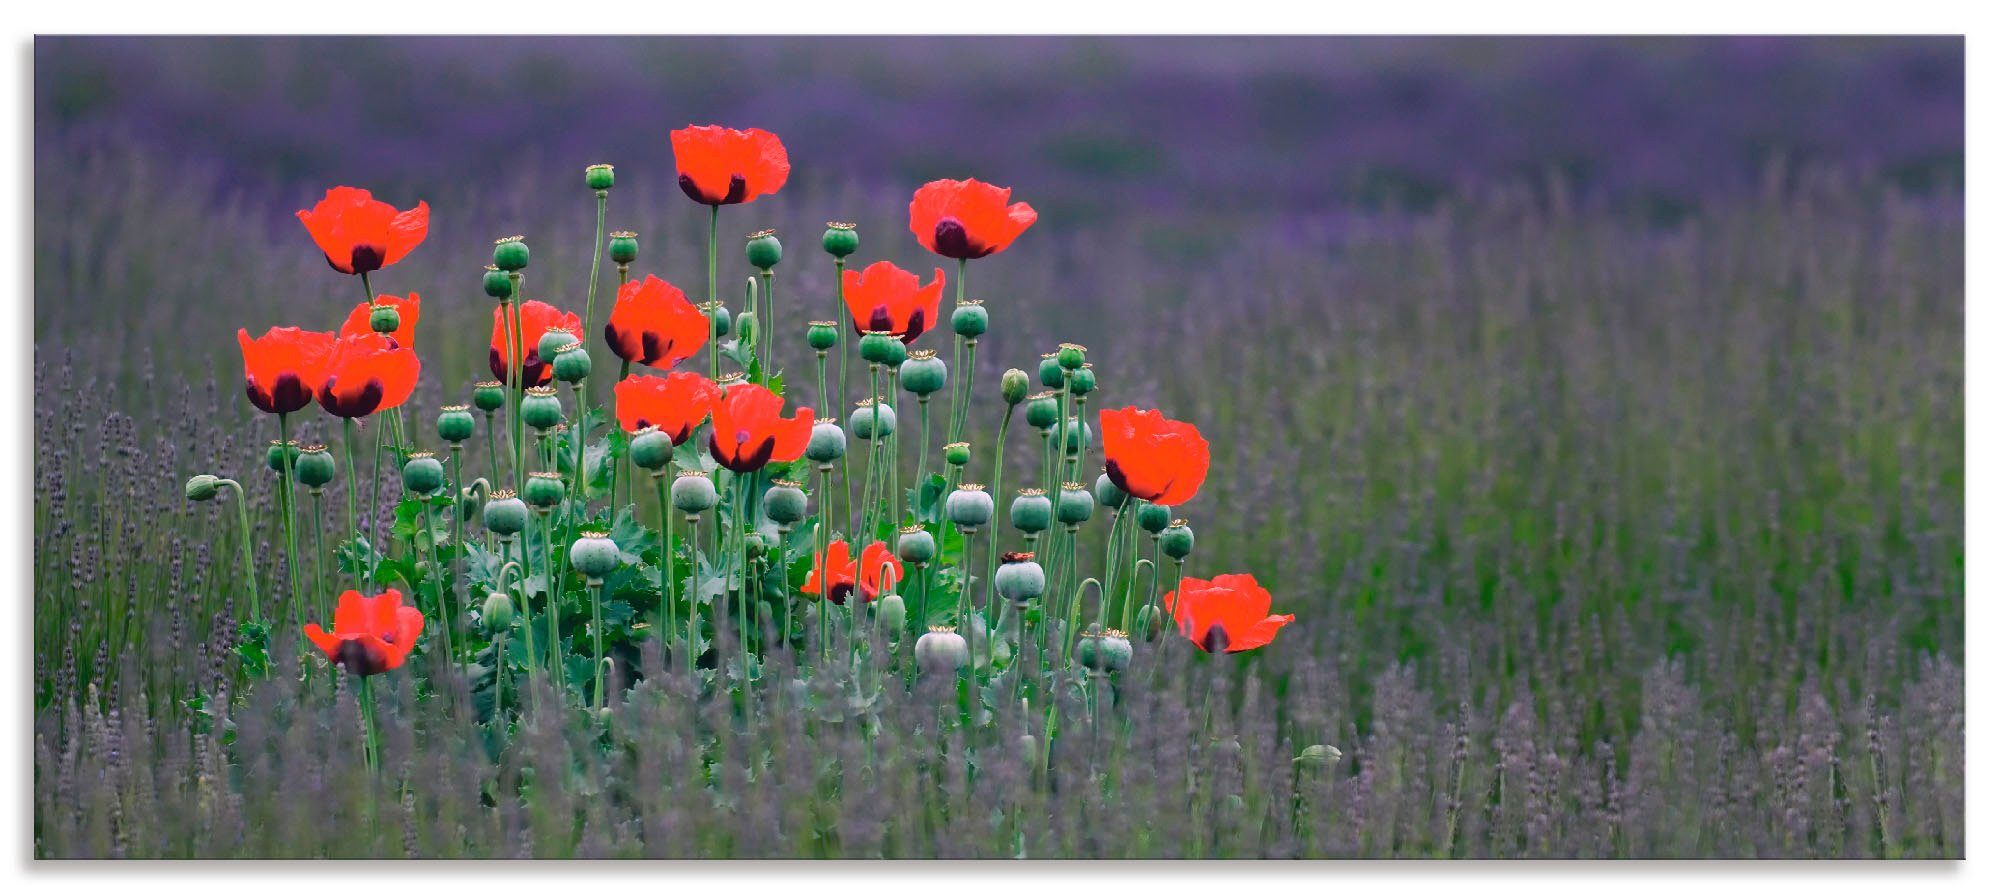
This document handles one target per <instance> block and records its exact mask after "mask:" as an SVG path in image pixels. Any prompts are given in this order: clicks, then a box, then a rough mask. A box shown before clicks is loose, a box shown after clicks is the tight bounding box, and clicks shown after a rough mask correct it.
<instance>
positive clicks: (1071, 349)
mask: <svg viewBox="0 0 2000 894" xmlns="http://www.w3.org/2000/svg"><path fill="white" fill-rule="evenodd" d="M1056 363H1057V364H1059V365H1061V366H1062V368H1063V369H1067V370H1070V371H1072V372H1074V371H1076V370H1079V369H1082V368H1083V346H1082V345H1073V344H1070V343H1069V342H1063V343H1062V344H1059V345H1056ZM1050 387H1054V386H1050Z"/></svg>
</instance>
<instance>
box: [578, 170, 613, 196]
mask: <svg viewBox="0 0 2000 894" xmlns="http://www.w3.org/2000/svg"><path fill="white" fill-rule="evenodd" d="M617 180H618V176H617V172H616V171H614V170H612V167H611V166H610V165H607V164H594V165H591V166H590V167H587V168H584V169H583V185H584V186H586V187H588V188H590V189H594V190H598V191H600V192H601V191H603V190H607V189H610V188H611V185H612V184H613V183H616V182H617Z"/></svg>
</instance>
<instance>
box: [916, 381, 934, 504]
mask: <svg viewBox="0 0 2000 894" xmlns="http://www.w3.org/2000/svg"><path fill="white" fill-rule="evenodd" d="M917 424H918V427H919V428H922V429H923V436H922V440H920V441H919V442H918V444H917V479H916V480H917V487H918V488H920V489H921V488H922V487H923V486H924V472H926V471H928V470H929V469H930V458H931V396H930V395H928V394H919V395H917Z"/></svg>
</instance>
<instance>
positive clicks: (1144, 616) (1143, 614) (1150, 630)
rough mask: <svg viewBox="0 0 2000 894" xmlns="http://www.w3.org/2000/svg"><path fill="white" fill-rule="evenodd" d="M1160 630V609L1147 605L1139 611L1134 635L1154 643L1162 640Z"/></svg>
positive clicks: (1133, 631) (1150, 604)
mask: <svg viewBox="0 0 2000 894" xmlns="http://www.w3.org/2000/svg"><path fill="white" fill-rule="evenodd" d="M1160 629H1161V623H1160V607H1159V606H1157V605H1153V604H1152V603H1147V604H1146V605H1145V607H1143V608H1141V609H1139V614H1138V617H1137V619H1136V624H1135V626H1134V628H1133V630H1132V635H1133V636H1137V637H1139V638H1141V639H1144V640H1146V641H1147V642H1152V641H1153V640H1156V639H1159V638H1160Z"/></svg>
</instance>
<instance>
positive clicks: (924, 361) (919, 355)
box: [896, 351, 945, 398]
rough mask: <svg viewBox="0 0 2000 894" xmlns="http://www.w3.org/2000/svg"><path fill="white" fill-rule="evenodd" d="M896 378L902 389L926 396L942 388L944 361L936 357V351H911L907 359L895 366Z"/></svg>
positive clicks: (918, 395) (921, 396)
mask: <svg viewBox="0 0 2000 894" xmlns="http://www.w3.org/2000/svg"><path fill="white" fill-rule="evenodd" d="M896 378H897V381H899V382H901V383H902V385H903V390H904V391H908V392H910V393H911V394H914V395H916V396H917V397H919V398H927V397H929V396H931V395H932V394H933V393H935V392H938V391H943V390H944V380H945V365H944V361H943V360H939V359H938V355H937V352H936V351H911V352H910V357H909V359H908V360H904V361H903V365H902V366H900V367H898V368H897V373H896Z"/></svg>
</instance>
